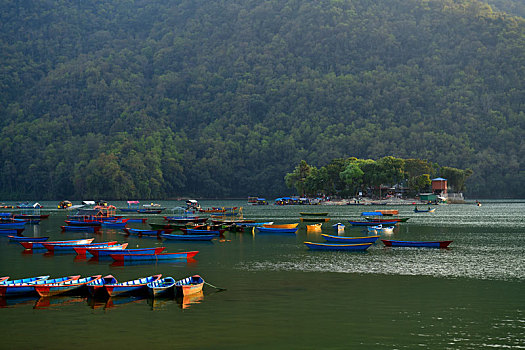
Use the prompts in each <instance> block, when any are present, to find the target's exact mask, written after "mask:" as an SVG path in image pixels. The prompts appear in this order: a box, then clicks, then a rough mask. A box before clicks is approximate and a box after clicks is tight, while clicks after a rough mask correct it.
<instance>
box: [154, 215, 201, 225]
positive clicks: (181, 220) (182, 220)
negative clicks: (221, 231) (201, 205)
mask: <svg viewBox="0 0 525 350" xmlns="http://www.w3.org/2000/svg"><path fill="white" fill-rule="evenodd" d="M164 219H165V220H166V221H168V222H170V223H175V224H190V223H203V222H206V221H208V218H201V217H199V216H190V217H185V216H165V217H164Z"/></svg>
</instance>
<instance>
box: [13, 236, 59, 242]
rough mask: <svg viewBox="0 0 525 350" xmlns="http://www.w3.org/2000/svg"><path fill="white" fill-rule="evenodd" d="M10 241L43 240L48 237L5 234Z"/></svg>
mask: <svg viewBox="0 0 525 350" xmlns="http://www.w3.org/2000/svg"><path fill="white" fill-rule="evenodd" d="M7 237H8V238H9V240H10V241H11V242H45V241H47V240H48V239H49V237H26V236H7Z"/></svg>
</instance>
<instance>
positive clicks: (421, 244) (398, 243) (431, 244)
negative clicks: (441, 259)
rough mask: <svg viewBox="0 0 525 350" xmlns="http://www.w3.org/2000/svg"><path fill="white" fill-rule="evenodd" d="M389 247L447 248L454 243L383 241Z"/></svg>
mask: <svg viewBox="0 0 525 350" xmlns="http://www.w3.org/2000/svg"><path fill="white" fill-rule="evenodd" d="M381 241H382V242H383V243H384V245H385V246H387V247H416V248H447V247H448V246H449V245H450V243H452V241H392V240H387V239H382V240H381Z"/></svg>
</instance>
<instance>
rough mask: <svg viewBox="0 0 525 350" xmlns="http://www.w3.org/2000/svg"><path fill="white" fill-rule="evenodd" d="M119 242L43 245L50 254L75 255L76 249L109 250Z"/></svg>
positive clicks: (44, 243)
mask: <svg viewBox="0 0 525 350" xmlns="http://www.w3.org/2000/svg"><path fill="white" fill-rule="evenodd" d="M117 243H118V242H117V241H110V242H100V243H88V244H74V245H73V244H60V243H59V244H56V243H46V242H43V243H42V245H43V246H44V248H46V249H47V250H48V251H50V252H66V251H69V252H71V253H73V252H74V251H75V248H86V249H89V248H108V247H111V246H114V245H115V244H117Z"/></svg>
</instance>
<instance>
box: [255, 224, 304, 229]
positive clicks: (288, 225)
mask: <svg viewBox="0 0 525 350" xmlns="http://www.w3.org/2000/svg"><path fill="white" fill-rule="evenodd" d="M298 225H299V223H297V224H272V225H267V224H264V225H263V227H266V228H296V227H297V226H298Z"/></svg>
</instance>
